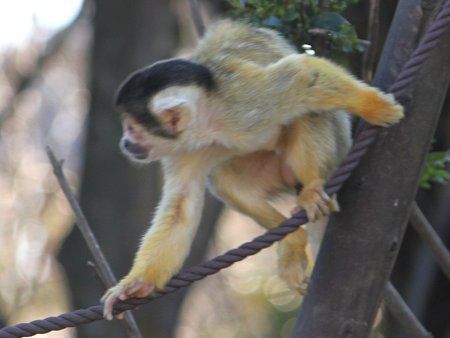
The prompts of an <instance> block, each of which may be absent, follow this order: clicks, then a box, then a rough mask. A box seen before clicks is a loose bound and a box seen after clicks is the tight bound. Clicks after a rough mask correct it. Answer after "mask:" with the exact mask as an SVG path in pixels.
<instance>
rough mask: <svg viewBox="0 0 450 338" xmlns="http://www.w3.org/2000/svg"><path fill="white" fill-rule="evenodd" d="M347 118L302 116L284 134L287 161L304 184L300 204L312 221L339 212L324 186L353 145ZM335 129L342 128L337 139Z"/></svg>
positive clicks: (316, 115) (333, 199) (299, 199)
mask: <svg viewBox="0 0 450 338" xmlns="http://www.w3.org/2000/svg"><path fill="white" fill-rule="evenodd" d="M341 114H342V113H341ZM344 119H345V116H344V115H342V120H337V117H336V118H334V117H330V116H326V115H319V114H314V115H312V114H311V115H307V116H303V117H301V118H298V119H297V120H295V121H294V122H293V123H292V124H291V125H290V126H289V128H288V129H287V131H286V133H285V135H284V140H283V141H284V143H285V148H284V151H285V157H286V162H287V164H288V166H289V167H290V168H291V170H292V172H293V174H294V175H295V177H296V178H297V179H298V180H299V181H300V182H301V183H302V184H303V189H302V191H301V192H300V194H299V196H298V199H297V202H298V205H299V206H300V207H301V208H304V209H305V211H306V213H307V216H308V219H309V220H310V221H312V222H314V221H315V220H316V219H318V218H321V217H323V216H327V215H328V214H329V213H330V212H331V211H337V210H338V209H339V206H338V204H337V202H336V200H335V198H330V197H329V196H328V195H327V194H326V193H325V191H324V189H323V186H324V184H325V180H326V179H327V177H328V175H329V174H330V173H331V172H332V171H333V169H334V168H335V166H336V164H337V161H338V156H339V155H340V154H342V153H345V151H346V150H347V149H348V148H349V146H350V135H349V132H350V131H349V127H348V121H347V120H344ZM335 129H341V130H339V133H338V134H339V135H338V136H337V135H336V134H337V132H336V131H335ZM345 129H347V130H345ZM343 150H344V151H343Z"/></svg>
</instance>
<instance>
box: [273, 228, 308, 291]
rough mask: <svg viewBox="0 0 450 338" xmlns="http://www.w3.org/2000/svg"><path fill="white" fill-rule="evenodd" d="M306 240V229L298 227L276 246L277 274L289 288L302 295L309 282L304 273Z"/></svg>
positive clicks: (306, 261)
mask: <svg viewBox="0 0 450 338" xmlns="http://www.w3.org/2000/svg"><path fill="white" fill-rule="evenodd" d="M306 241H307V234H306V231H305V229H303V228H300V229H298V230H296V231H294V232H293V233H291V234H289V235H287V236H286V237H285V238H284V239H283V240H282V241H281V242H280V244H279V246H278V274H279V275H280V277H281V278H282V279H283V280H284V281H285V282H286V284H287V285H288V286H289V288H291V289H293V290H296V291H298V292H299V293H300V294H302V295H304V294H305V293H306V289H307V288H308V283H309V277H308V276H307V275H306V273H307V267H308V257H307V255H306Z"/></svg>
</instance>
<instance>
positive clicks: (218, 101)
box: [103, 21, 403, 318]
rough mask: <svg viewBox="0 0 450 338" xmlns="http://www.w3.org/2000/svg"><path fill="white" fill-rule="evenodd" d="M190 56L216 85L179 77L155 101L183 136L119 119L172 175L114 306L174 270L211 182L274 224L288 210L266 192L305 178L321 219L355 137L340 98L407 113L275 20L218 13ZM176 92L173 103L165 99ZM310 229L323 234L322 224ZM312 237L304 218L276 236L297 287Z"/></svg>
mask: <svg viewBox="0 0 450 338" xmlns="http://www.w3.org/2000/svg"><path fill="white" fill-rule="evenodd" d="M191 61H193V62H195V63H198V64H201V65H203V66H205V67H207V68H208V69H209V70H210V71H211V73H212V74H213V77H214V81H215V84H216V86H215V88H214V90H212V91H204V90H202V89H200V88H198V87H196V86H194V85H193V86H174V87H170V88H167V89H164V90H162V91H160V92H159V93H158V94H157V95H155V96H153V97H150V98H149V102H148V104H149V106H151V107H152V109H153V110H154V111H155V115H156V116H157V118H158V119H160V121H162V123H163V124H164V123H165V121H166V120H167V121H170V119H171V116H172V115H173V114H176V115H173V116H175V117H176V119H174V120H173V121H174V124H173V125H171V131H174V132H178V136H177V139H175V140H161V139H160V138H158V137H156V136H154V135H152V134H151V133H150V132H148V131H147V130H145V128H144V127H142V126H141V125H140V123H139V122H138V121H136V120H135V119H133V118H132V117H128V118H126V119H125V121H124V125H125V136H124V137H126V138H130V140H132V141H133V142H135V143H139V144H140V145H141V146H142V147H144V148H145V147H147V148H148V149H152V150H151V151H150V150H149V155H148V157H147V159H146V161H147V162H149V161H151V160H155V159H161V161H162V163H163V170H164V181H165V183H164V187H163V197H162V200H161V202H160V205H159V206H158V209H157V212H156V215H155V217H154V219H153V221H152V226H151V228H150V230H149V231H148V232H147V234H146V235H145V237H144V238H143V240H142V243H141V247H140V249H139V251H138V252H137V254H136V257H135V260H134V264H133V267H132V269H131V271H130V272H129V274H128V275H127V276H126V277H124V278H123V279H122V280H121V281H120V283H119V284H118V285H117V286H115V287H113V288H111V289H110V290H109V291H108V292H107V293H106V294H105V296H104V298H103V299H104V301H105V315H106V317H107V318H111V316H112V306H113V303H114V301H116V300H117V299H118V298H120V299H126V298H128V297H133V296H137V297H142V296H146V295H148V294H149V293H151V292H152V291H153V289H154V288H155V287H156V288H162V287H163V286H164V285H165V283H166V282H167V281H168V280H169V279H170V277H171V276H172V275H173V274H174V273H176V272H177V270H179V268H180V267H181V265H182V263H183V261H184V259H185V257H186V256H187V254H188V252H189V248H190V245H191V243H192V239H193V236H194V234H195V231H196V229H197V226H198V223H199V220H200V215H201V212H200V211H201V208H202V206H203V198H204V197H203V195H204V190H205V187H206V185H207V184H208V185H209V186H210V188H211V190H213V191H214V192H215V193H216V194H217V195H218V196H219V197H220V198H221V199H222V200H224V201H225V202H226V203H227V204H228V205H230V206H232V207H234V208H236V209H237V210H239V211H241V212H243V213H245V214H247V215H249V216H250V217H252V218H253V219H254V220H256V221H257V222H258V223H259V224H261V225H263V226H265V227H267V228H272V227H274V226H276V225H277V224H279V223H280V222H282V221H283V220H285V216H283V215H282V214H281V213H280V212H279V211H277V210H276V209H275V208H274V207H273V206H272V205H271V204H270V199H271V198H273V197H274V196H277V195H278V194H280V193H283V192H294V187H295V185H296V184H297V183H298V182H301V184H302V185H303V189H302V191H301V193H300V194H299V195H298V198H297V201H298V206H299V207H301V208H304V209H305V210H306V212H307V214H308V217H309V219H310V220H311V221H317V227H318V228H320V229H321V230H323V225H324V224H325V223H326V216H327V215H328V214H329V212H331V211H336V210H338V205H337V202H336V200H335V198H334V197H332V198H330V197H328V196H327V195H326V194H325V192H324V191H323V184H324V182H325V181H326V180H327V178H328V177H329V176H330V174H331V173H332V171H333V170H334V169H335V168H336V166H337V164H338V163H339V161H341V160H342V159H343V157H344V156H345V154H346V153H347V151H348V149H349V148H350V145H351V138H350V122H349V117H348V115H347V113H346V112H344V110H345V111H348V112H350V113H352V114H355V115H357V116H360V117H362V118H363V119H365V120H367V121H368V122H370V123H373V124H376V125H383V126H385V125H389V124H392V123H395V122H397V121H398V120H399V119H401V118H402V116H403V110H402V108H401V106H399V105H397V104H396V103H395V102H394V100H393V99H392V97H391V96H389V95H386V94H383V93H381V92H380V91H378V90H377V89H375V88H372V87H369V86H367V85H366V84H364V83H362V82H360V81H358V80H356V79H355V78H354V77H353V76H351V75H350V74H349V73H347V72H346V71H345V70H344V69H342V68H341V67H339V66H337V65H335V64H333V63H331V62H329V61H327V60H325V59H322V58H318V57H313V56H308V55H304V54H297V53H296V52H295V50H294V49H293V48H292V47H291V46H290V45H289V44H288V43H287V42H286V41H285V40H284V39H283V38H281V37H280V36H279V35H278V34H277V33H275V32H273V31H270V30H266V29H257V28H254V27H251V26H248V25H245V24H240V23H236V22H231V21H221V22H219V23H218V24H216V25H214V26H213V27H211V28H210V29H209V30H208V32H207V34H206V35H205V37H204V38H203V39H202V40H201V41H200V43H199V45H198V46H197V48H196V50H195V51H194V55H193V57H192V59H191ZM180 98H181V99H180ZM170 102H176V104H175V103H174V104H173V105H172V107H171V108H170V109H168V108H167V106H170ZM179 102H187V104H185V105H184V106H182V105H180V103H179ZM155 107H156V108H155ZM157 107H165V108H161V109H160V110H161V111H159V110H158V109H159V108H157ZM177 121H183V123H182V124H178V125H177ZM128 130H133V134H132V135H128V134H127V133H128ZM313 235H314V236H316V237H317V238H318V239H320V237H321V233H320V231H319V233H318V234H317V232H316V234H313ZM306 243H307V233H306V231H305V229H303V228H300V229H299V230H297V231H296V232H294V233H292V234H290V235H288V236H287V237H286V238H285V239H284V240H282V241H281V243H280V245H279V268H280V273H281V275H282V276H283V277H284V278H285V280H286V281H287V282H288V283H289V284H290V285H291V286H292V287H294V288H297V289H298V290H301V291H303V290H304V288H305V281H306V272H305V271H306V266H307V258H306V252H305V246H306ZM315 251H317V248H316V249H315Z"/></svg>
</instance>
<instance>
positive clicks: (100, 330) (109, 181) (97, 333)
mask: <svg viewBox="0 0 450 338" xmlns="http://www.w3.org/2000/svg"><path fill="white" fill-rule="evenodd" d="M95 4H96V11H95V16H94V18H93V30H94V33H93V34H94V35H93V45H92V60H91V74H92V76H91V77H92V78H91V83H90V89H91V97H92V100H91V104H90V112H89V116H88V121H87V138H86V152H85V162H84V170H83V174H82V182H81V191H80V202H81V207H82V209H83V210H84V212H85V214H86V217H87V219H88V220H89V222H90V224H91V226H92V228H93V230H94V232H95V234H96V236H97V239H98V241H99V242H100V244H101V246H102V248H103V249H104V252H105V256H106V257H107V259H108V260H109V262H110V263H111V266H112V268H113V270H114V272H115V274H116V276H117V277H119V278H120V277H121V276H123V275H124V274H125V273H126V272H127V270H128V269H129V268H130V266H131V263H132V258H133V255H134V252H135V251H136V249H137V246H138V243H139V240H140V237H141V235H142V234H143V233H144V232H145V230H146V228H147V226H148V224H149V219H150V218H151V215H152V210H153V209H154V207H155V206H156V203H157V200H158V198H159V190H160V183H159V175H158V169H157V165H155V164H152V165H150V166H145V167H136V166H133V165H131V164H130V163H129V162H128V161H126V159H125V158H124V157H123V156H122V155H121V154H120V153H119V149H118V142H119V139H120V134H121V126H120V118H119V114H118V113H117V112H115V110H114V108H113V97H114V92H115V90H116V88H117V87H118V85H119V84H120V83H121V82H122V81H123V79H124V78H125V77H126V76H127V75H128V74H129V73H130V72H132V71H134V70H136V69H137V68H140V67H143V66H145V65H148V64H150V63H152V62H154V61H156V60H159V59H162V58H167V57H171V56H172V53H173V50H174V48H175V47H176V38H177V33H176V22H175V15H174V13H172V11H171V9H170V6H169V2H167V1H164V0H151V1H148V0H135V1H133V2H127V1H122V0H97V1H95ZM206 208H207V209H208V213H207V214H206V216H207V217H206V222H203V224H202V226H201V229H200V231H201V235H200V241H199V240H197V241H196V242H195V243H196V244H195V250H194V254H193V257H194V258H193V259H195V260H197V261H198V260H200V257H202V256H203V254H204V251H205V248H206V244H207V240H206V239H205V238H202V236H203V237H206V238H207V237H209V235H208V234H209V233H210V232H211V231H212V229H213V227H212V226H211V227H209V228H207V229H205V224H206V223H208V222H209V223H211V225H212V224H214V221H215V217H216V215H217V213H218V209H219V204H218V203H217V202H213V201H211V200H208V201H207V202H206ZM60 259H61V262H62V264H63V265H64V267H65V268H66V273H67V277H68V278H67V279H68V281H69V284H70V287H71V290H72V303H73V306H74V307H75V308H79V307H86V306H90V305H93V304H95V303H97V302H98V301H99V299H100V297H101V295H102V294H103V292H104V290H103V289H102V288H101V287H100V285H98V283H97V282H96V280H95V278H94V277H93V276H92V275H91V274H90V270H89V268H88V267H87V265H86V261H87V260H88V259H90V257H89V255H88V253H87V249H86V246H85V243H84V242H83V240H82V238H81V236H80V234H79V232H78V231H77V230H76V229H74V231H73V232H72V233H71V235H70V236H69V237H68V239H67V240H66V242H65V243H64V245H63V248H62V251H61V255H60ZM183 295H184V293H178V294H174V295H171V296H168V297H165V298H164V299H163V300H158V301H155V302H152V304H150V305H148V306H146V307H144V308H143V309H141V310H140V311H137V312H136V316H137V319H138V324H139V327H140V329H141V331H142V333H143V335H144V337H171V336H172V335H173V332H174V328H175V326H176V321H177V315H178V310H179V308H180V303H181V301H182V299H183ZM78 335H79V336H80V337H108V338H113V337H124V336H125V331H124V329H123V328H122V327H121V326H120V325H118V324H117V323H114V322H106V321H101V322H97V323H95V324H91V325H87V326H83V327H80V328H79V329H78Z"/></svg>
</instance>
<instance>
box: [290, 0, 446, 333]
mask: <svg viewBox="0 0 450 338" xmlns="http://www.w3.org/2000/svg"><path fill="white" fill-rule="evenodd" d="M408 6H413V7H409V8H408ZM421 10H422V8H421V1H401V2H400V3H399V9H398V10H397V13H398V15H396V19H395V20H394V23H393V25H395V24H397V25H398V26H394V30H393V33H392V34H390V36H389V37H388V41H387V43H386V47H385V54H384V57H383V58H382V60H381V61H380V65H379V71H378V72H377V73H378V75H377V76H376V78H375V84H376V85H377V86H380V87H381V88H388V87H389V85H390V84H391V83H392V81H393V80H394V78H395V75H396V73H397V72H398V69H399V68H400V67H401V65H402V62H398V61H399V59H398V58H396V57H395V56H396V54H390V53H397V54H398V53H406V54H408V52H407V50H408V49H412V48H411V47H412V46H413V45H412V46H411V40H408V37H411V36H412V34H414V32H411V29H415V28H414V26H411V23H412V22H414V21H415V20H417V19H420V12H421ZM399 11H401V12H399ZM399 18H401V20H400V19H399ZM405 35H406V39H405ZM389 54H390V55H389ZM389 56H390V57H391V58H392V59H391V60H389ZM397 56H398V55H397ZM449 66H450V35H449V34H447V35H446V36H445V37H444V38H443V40H442V41H441V43H440V44H439V46H438V47H437V48H436V50H435V51H434V52H433V55H432V57H431V58H430V59H429V60H428V62H427V63H426V65H424V67H423V68H422V69H421V71H420V72H419V74H418V77H417V79H416V82H415V85H414V86H413V87H412V96H411V97H410V99H409V100H407V101H406V100H405V102H404V103H405V106H406V110H407V117H406V118H405V119H404V120H403V121H402V122H401V123H400V125H398V126H395V127H392V128H389V129H386V130H385V131H382V133H381V134H380V135H379V138H378V140H377V142H376V144H375V145H373V146H372V148H371V149H370V151H369V153H368V154H367V155H366V157H365V158H364V159H363V161H362V163H361V164H360V166H359V167H358V168H357V170H356V171H355V173H354V174H353V176H352V178H351V179H350V180H349V182H347V184H346V186H345V188H344V190H343V191H342V193H341V195H340V203H341V207H342V210H343V211H342V212H341V213H339V214H337V215H334V216H333V217H332V220H331V222H330V225H329V226H328V229H327V231H326V233H325V236H324V240H323V243H322V248H321V250H320V253H319V256H318V259H317V263H316V266H315V269H314V273H313V276H312V281H311V284H310V287H309V290H308V294H307V295H306V297H305V299H304V301H303V304H302V307H301V310H300V314H299V317H298V321H297V324H296V327H295V329H294V335H293V336H294V337H358V338H360V337H367V336H368V335H369V332H370V329H371V325H372V321H373V319H374V316H375V313H376V309H377V306H378V304H379V301H380V296H381V294H382V292H383V290H384V287H385V285H386V282H387V281H388V278H389V275H390V272H391V269H392V266H393V264H394V261H395V259H396V256H397V252H398V248H399V246H400V243H401V241H402V237H403V233H404V230H405V226H406V223H407V220H408V216H409V211H410V206H411V202H412V201H413V200H414V196H415V193H416V190H417V182H418V177H419V175H420V172H421V169H422V167H423V163H424V160H425V157H426V154H427V152H428V149H429V145H430V142H431V138H432V135H433V132H434V129H435V126H436V123H437V120H438V117H439V112H440V110H441V108H442V103H443V100H444V97H445V94H446V88H447V86H448V82H449V79H450V74H449V72H448V67H449Z"/></svg>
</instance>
